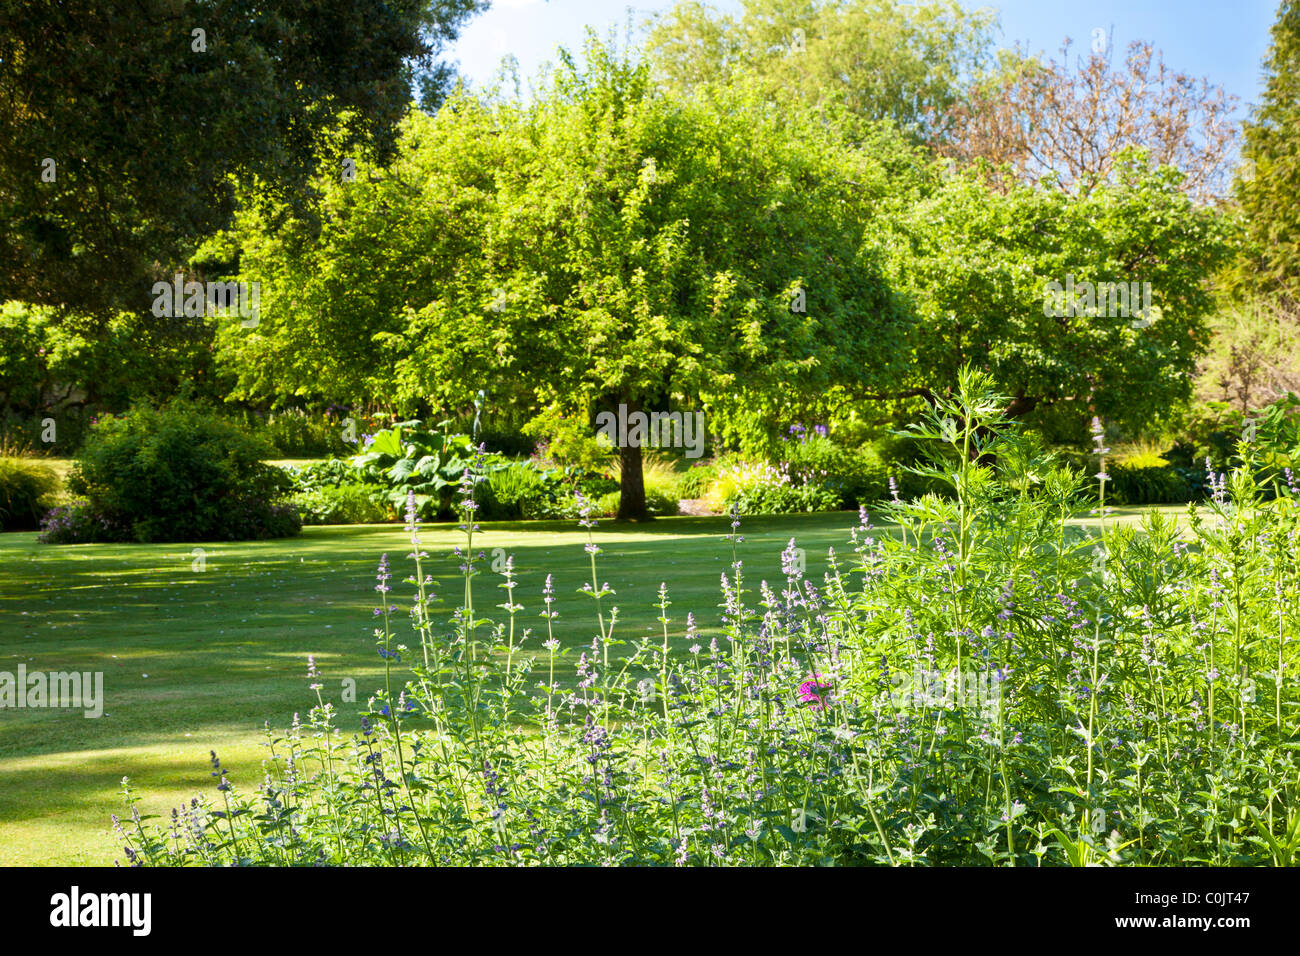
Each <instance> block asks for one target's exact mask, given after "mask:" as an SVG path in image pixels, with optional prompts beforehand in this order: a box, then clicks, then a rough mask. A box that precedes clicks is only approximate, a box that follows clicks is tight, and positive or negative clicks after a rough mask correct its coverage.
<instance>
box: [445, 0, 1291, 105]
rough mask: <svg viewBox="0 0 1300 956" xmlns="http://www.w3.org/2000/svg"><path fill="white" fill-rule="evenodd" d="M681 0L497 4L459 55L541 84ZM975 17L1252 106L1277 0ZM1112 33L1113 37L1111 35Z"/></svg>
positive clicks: (1079, 4)
mask: <svg viewBox="0 0 1300 956" xmlns="http://www.w3.org/2000/svg"><path fill="white" fill-rule="evenodd" d="M673 2H674V0H639V2H635V3H633V4H632V5H630V6H629V5H628V4H627V3H623V2H618V0H494V2H493V3H492V6H491V8H490V9H489V10H488V11H487V12H485V13H483V14H481V15H479V16H478V17H476V18H475V19H473V20H471V21H470V22H469V24H468V25H467V26H466V27H465V29H464V30H463V31H462V33H461V37H460V39H459V40H458V41H457V43H456V44H455V45H454V46H453V47H452V49H451V51H450V55H451V58H452V59H455V60H458V61H459V63H460V72H461V73H462V74H463V75H465V76H466V77H468V78H469V79H470V80H471V82H473V83H475V84H485V83H488V82H490V81H491V79H492V77H493V75H494V74H495V73H496V71H497V69H498V68H499V66H500V62H501V58H502V57H503V56H506V55H507V54H509V55H512V56H514V57H516V58H517V59H518V61H519V65H520V71H521V74H522V76H523V77H524V78H525V79H527V78H529V77H532V76H535V75H536V73H537V70H538V67H539V66H540V65H541V64H542V63H543V62H545V61H546V60H550V59H553V58H554V51H555V48H556V47H557V46H566V47H568V48H570V49H572V50H575V51H576V50H578V49H579V48H580V47H581V44H582V38H583V35H584V28H585V27H586V26H589V25H590V26H593V27H595V28H596V29H597V30H598V31H599V32H600V33H601V34H602V35H604V34H605V33H606V32H607V31H608V28H609V27H610V26H611V25H615V26H617V27H618V28H619V33H620V36H621V34H622V26H623V24H625V23H626V22H627V15H628V10H629V9H631V10H633V11H634V22H635V23H640V22H641V20H642V19H643V18H644V17H645V15H647V14H649V13H652V12H658V11H662V10H666V9H668V8H670V7H671V6H673ZM962 2H963V6H966V7H968V8H971V9H974V8H978V7H986V6H987V7H992V8H993V9H995V10H997V11H998V12H999V14H1000V19H1001V35H1000V36H1001V42H1000V45H1001V46H1006V47H1014V46H1016V45H1017V44H1019V45H1020V46H1021V47H1022V48H1028V49H1029V51H1030V52H1032V53H1047V54H1048V55H1055V54H1056V53H1057V51H1058V50H1059V49H1060V46H1061V42H1062V40H1063V39H1064V38H1065V37H1067V36H1068V37H1070V38H1072V39H1073V40H1074V41H1075V46H1074V49H1075V50H1083V51H1086V50H1088V49H1089V47H1090V46H1091V43H1092V36H1093V31H1094V30H1096V29H1102V30H1105V31H1106V32H1107V33H1108V34H1110V35H1111V36H1113V42H1114V45H1115V47H1116V49H1117V50H1122V49H1124V48H1125V47H1127V45H1128V44H1129V43H1130V42H1131V41H1133V40H1147V41H1150V42H1152V43H1153V44H1155V46H1156V48H1157V49H1158V50H1160V51H1161V52H1163V54H1164V59H1165V65H1166V67H1168V68H1169V69H1171V70H1174V71H1178V72H1183V73H1189V74H1191V75H1192V76H1194V77H1197V78H1199V77H1202V76H1205V77H1208V78H1209V80H1210V82H1212V83H1217V84H1219V85H1220V86H1222V87H1223V88H1224V89H1225V90H1227V92H1228V93H1231V94H1233V95H1235V96H1237V97H1238V98H1239V99H1240V100H1241V107H1240V108H1239V112H1238V115H1239V116H1240V115H1241V114H1242V112H1244V107H1245V105H1246V104H1250V103H1253V102H1256V101H1257V100H1258V98H1259V92H1260V90H1261V79H1260V72H1261V67H1260V62H1261V60H1262V59H1263V56H1264V53H1265V51H1266V50H1267V48H1268V41H1269V35H1268V31H1269V28H1270V27H1271V26H1272V24H1273V20H1274V18H1275V16H1276V12H1277V0H1002V2H995V3H981V2H979V0H962ZM711 5H712V6H714V7H717V8H719V9H723V10H738V9H739V8H740V4H739V2H738V0H712V4H711ZM1112 31H1113V32H1112Z"/></svg>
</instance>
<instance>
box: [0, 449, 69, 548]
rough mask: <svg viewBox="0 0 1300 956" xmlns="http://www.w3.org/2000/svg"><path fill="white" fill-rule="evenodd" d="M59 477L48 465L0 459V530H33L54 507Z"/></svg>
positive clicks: (25, 460) (20, 459)
mask: <svg viewBox="0 0 1300 956" xmlns="http://www.w3.org/2000/svg"><path fill="white" fill-rule="evenodd" d="M58 490H59V477H58V475H56V474H55V473H54V470H53V469H52V468H50V467H49V466H48V465H42V464H40V463H38V462H35V461H32V460H30V459H25V458H0V531H33V530H35V529H36V528H38V527H40V523H41V518H42V516H44V514H45V513H46V512H47V511H48V510H49V509H50V507H51V506H52V505H53V504H54V495H55V493H56V492H57V491H58Z"/></svg>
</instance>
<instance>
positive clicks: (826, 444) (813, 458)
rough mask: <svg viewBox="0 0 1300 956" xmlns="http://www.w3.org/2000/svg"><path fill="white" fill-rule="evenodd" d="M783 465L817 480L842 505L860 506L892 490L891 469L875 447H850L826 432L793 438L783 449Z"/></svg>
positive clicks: (807, 479) (811, 479)
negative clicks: (888, 468)
mask: <svg viewBox="0 0 1300 956" xmlns="http://www.w3.org/2000/svg"><path fill="white" fill-rule="evenodd" d="M782 459H783V461H782V464H784V465H786V466H787V467H788V471H789V472H790V473H791V474H793V475H801V476H804V477H805V483H807V482H808V481H816V482H817V483H818V484H820V485H822V486H823V487H825V488H826V489H827V490H829V491H831V492H833V493H834V494H836V495H837V496H838V498H839V506H840V507H842V508H856V507H857V506H858V505H860V504H870V503H872V502H875V501H879V500H880V499H882V498H884V497H885V495H886V494H887V493H888V475H887V469H886V467H885V464H884V462H883V461H881V459H880V456H879V455H878V454H877V453H876V452H875V450H874V449H873V448H872V447H871V446H867V447H866V448H860V449H855V448H846V447H844V446H842V445H837V444H836V443H835V442H833V441H831V440H830V439H829V438H827V437H825V436H823V435H813V436H811V437H809V438H807V439H805V440H803V441H790V442H788V443H787V444H786V445H785V446H784V447H783V448H782Z"/></svg>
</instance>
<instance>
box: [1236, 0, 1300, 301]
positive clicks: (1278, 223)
mask: <svg viewBox="0 0 1300 956" xmlns="http://www.w3.org/2000/svg"><path fill="white" fill-rule="evenodd" d="M1272 38H1273V42H1272V44H1271V45H1270V46H1269V50H1268V54H1267V56H1266V58H1265V61H1264V91H1263V95H1262V97H1261V99H1260V102H1259V105H1258V106H1257V107H1256V109H1255V111H1254V113H1253V114H1252V116H1251V117H1250V119H1249V120H1248V121H1247V122H1246V123H1245V126H1244V134H1245V142H1244V143H1243V145H1242V149H1241V156H1242V160H1243V163H1242V165H1241V167H1240V169H1239V171H1238V178H1237V181H1236V189H1237V198H1238V200H1239V201H1240V203H1241V208H1242V210H1243V212H1244V213H1245V214H1246V220H1247V223H1248V228H1249V231H1250V236H1251V240H1252V241H1251V244H1250V246H1249V247H1248V249H1247V254H1246V256H1245V257H1244V258H1243V261H1242V263H1241V269H1240V272H1241V276H1240V277H1239V278H1240V281H1241V282H1242V283H1243V284H1244V285H1245V286H1247V287H1248V288H1250V289H1252V290H1254V291H1257V292H1262V293H1265V294H1277V293H1280V294H1281V295H1283V296H1285V297H1286V298H1288V299H1290V301H1291V302H1292V303H1295V302H1297V301H1300V212H1298V211H1297V208H1296V201H1295V199H1296V195H1297V193H1300V165H1298V164H1297V163H1296V154H1297V151H1300V141H1298V140H1297V137H1298V136H1300V4H1297V3H1295V2H1294V0H1282V3H1280V4H1279V6H1278V11H1277V21H1276V22H1275V23H1274V24H1273V30H1272Z"/></svg>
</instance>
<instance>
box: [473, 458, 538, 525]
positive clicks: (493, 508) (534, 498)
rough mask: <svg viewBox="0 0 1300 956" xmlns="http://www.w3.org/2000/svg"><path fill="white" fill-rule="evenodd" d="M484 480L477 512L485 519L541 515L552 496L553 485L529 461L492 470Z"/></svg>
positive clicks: (501, 519)
mask: <svg viewBox="0 0 1300 956" xmlns="http://www.w3.org/2000/svg"><path fill="white" fill-rule="evenodd" d="M486 484H487V488H486V493H485V494H484V495H483V503H482V507H481V511H480V515H481V517H482V518H483V519H484V520H487V521H503V520H504V521H509V520H514V519H519V518H536V517H541V516H542V515H543V514H545V513H546V511H547V505H548V504H549V502H550V500H551V498H552V489H551V488H549V487H548V486H547V482H546V481H545V480H544V479H543V478H542V475H541V474H540V473H539V472H538V470H537V468H536V467H534V466H533V465H532V464H530V463H528V462H515V463H513V464H510V465H507V466H506V467H504V468H499V469H497V470H496V471H493V472H492V473H491V474H490V475H488V480H487V482H486Z"/></svg>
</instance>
